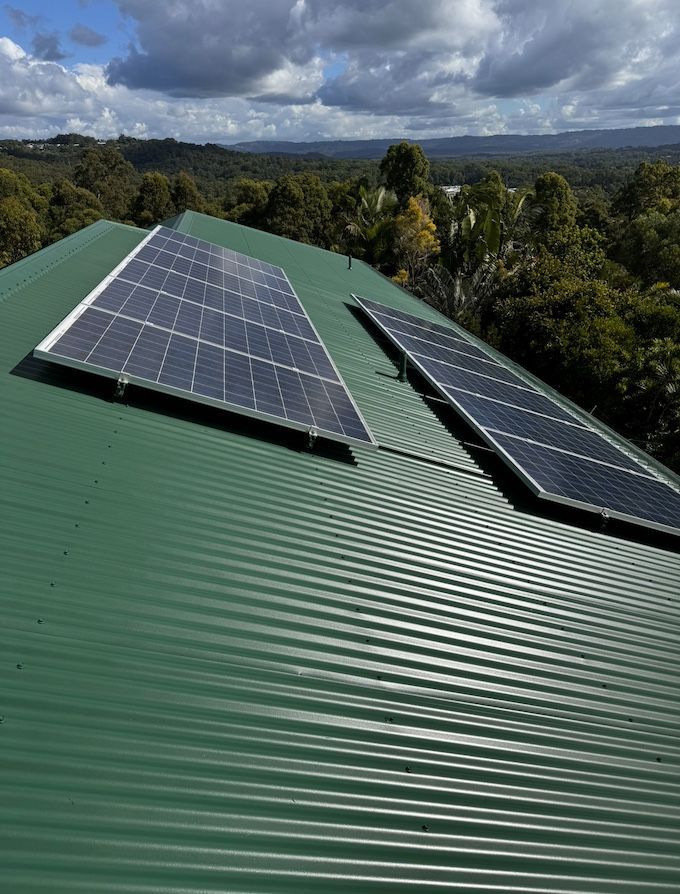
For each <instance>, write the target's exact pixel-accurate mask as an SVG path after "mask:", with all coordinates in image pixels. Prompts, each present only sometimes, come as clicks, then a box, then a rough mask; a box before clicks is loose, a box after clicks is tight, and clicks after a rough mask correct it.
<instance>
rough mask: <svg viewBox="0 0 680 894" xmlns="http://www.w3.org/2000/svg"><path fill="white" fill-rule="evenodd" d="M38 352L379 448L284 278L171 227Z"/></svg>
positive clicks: (131, 257) (161, 231)
mask: <svg viewBox="0 0 680 894" xmlns="http://www.w3.org/2000/svg"><path fill="white" fill-rule="evenodd" d="M34 354H35V355H36V356H37V357H41V358H43V359H47V360H53V361H56V362H58V363H64V364H66V365H67V366H74V367H76V368H79V369H86V370H91V371H95V372H98V373H101V374H103V375H108V376H114V377H116V378H118V377H122V378H123V379H124V380H125V381H129V382H133V383H137V384H140V385H144V386H146V387H148V388H153V389H156V390H159V391H166V392H169V393H171V394H176V395H179V396H181V397H189V398H191V399H192V400H195V401H199V402H201V403H207V404H211V405H214V406H218V407H222V408H224V409H228V410H234V411H236V412H239V413H245V414H246V415H249V416H255V417H257V418H262V419H266V420H270V421H275V422H277V423H279V424H282V425H286V426H289V427H292V428H298V429H302V430H311V429H313V430H315V431H316V432H317V433H318V434H320V435H324V436H326V437H329V438H332V439H334V440H337V441H342V442H345V443H349V444H364V445H367V444H368V445H374V444H375V442H374V441H373V438H372V436H371V434H370V432H369V431H368V428H367V426H366V424H365V422H364V421H363V419H362V417H361V414H360V413H359V410H358V409H357V407H356V405H355V404H354V401H353V400H352V398H351V396H350V394H349V392H348V391H347V389H346V387H345V385H344V383H343V382H342V379H341V378H340V375H339V373H338V371H337V370H336V368H335V366H334V364H333V361H332V360H331V358H330V356H329V355H328V352H327V351H326V349H325V347H324V345H323V344H322V342H321V340H320V339H319V336H318V334H317V332H316V330H315V329H314V327H313V326H312V324H311V322H310V320H309V317H308V316H307V314H306V313H305V310H304V308H303V307H302V304H301V303H300V301H299V299H298V297H297V295H296V294H295V292H294V290H293V288H292V286H291V285H290V283H289V281H288V278H287V277H286V274H285V273H284V272H283V270H282V269H281V268H280V267H274V266H272V265H271V264H267V263H265V262H264V261H259V260H256V259H255V258H250V257H247V256H246V255H242V254H239V253H238V252H234V251H230V250H229V249H225V248H220V247H219V246H216V245H212V244H211V243H209V242H204V241H202V240H200V239H196V238H194V237H193V236H187V235H185V234H183V233H177V232H176V231H175V230H170V229H167V228H165V227H157V228H156V229H155V230H154V231H153V232H152V233H151V234H150V235H149V236H148V237H147V238H146V239H144V240H143V242H141V243H140V245H139V246H138V247H137V248H136V249H135V250H134V251H133V252H132V253H131V254H130V255H128V257H127V258H125V259H124V260H123V261H122V262H121V263H120V264H119V265H118V267H116V269H115V270H114V271H113V272H112V273H111V274H110V275H109V276H107V277H106V279H104V281H103V282H101V283H100V284H99V285H98V286H97V288H96V289H94V290H93V291H92V292H91V293H90V294H89V295H88V296H87V297H86V298H85V299H84V300H83V301H81V303H80V304H79V305H78V306H77V307H76V308H75V309H74V310H73V311H72V312H71V313H70V314H69V316H68V317H66V319H65V320H64V321H63V322H62V323H61V324H60V325H59V326H57V328H56V329H55V330H54V331H53V332H51V333H50V334H49V335H48V336H47V338H45V339H44V340H43V341H42V342H41V343H40V344H39V345H38V347H37V348H36V349H35V351H34Z"/></svg>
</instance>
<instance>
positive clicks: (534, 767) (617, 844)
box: [0, 214, 680, 894]
mask: <svg viewBox="0 0 680 894" xmlns="http://www.w3.org/2000/svg"><path fill="white" fill-rule="evenodd" d="M175 225H176V226H177V227H179V228H181V229H184V230H186V231H189V232H192V233H193V234H194V235H196V236H200V237H202V238H206V239H210V240H211V241H214V242H217V243H219V244H222V245H228V246H230V247H233V248H235V249H238V250H241V251H247V252H248V253H250V254H253V255H256V256H258V257H262V258H264V259H266V260H268V261H271V262H273V263H277V264H281V265H283V266H284V267H285V268H286V271H287V272H288V274H289V276H290V279H291V281H292V282H293V284H294V286H295V287H296V289H297V291H298V293H299V294H300V297H301V299H302V301H303V302H304V304H305V306H306V307H307V309H308V311H309V313H310V315H311V317H312V319H313V321H314V323H315V325H316V326H317V328H318V329H319V332H320V333H321V335H322V337H323V338H324V340H325V341H326V344H327V346H328V347H329V350H330V351H331V353H332V355H333V358H334V360H335V361H336V363H337V365H338V367H339V368H340V370H341V372H342V374H343V376H344V378H345V380H346V382H347V384H348V386H349V388H350V390H351V391H352V394H353V396H354V397H355V399H356V400H357V402H358V404H359V406H360V407H361V410H362V412H363V413H364V415H365V416H366V419H367V421H368V423H369V425H370V426H371V428H372V430H373V432H374V434H375V435H376V437H377V438H378V440H379V441H380V442H381V444H383V445H386V446H388V447H392V448H394V449H395V450H397V449H398V450H401V451H403V452H401V453H397V452H394V451H392V450H387V449H381V450H378V451H369V450H362V449H360V448H359V449H356V450H352V451H349V450H346V449H345V448H341V449H340V448H335V447H332V446H331V447H328V449H322V450H320V451H315V452H308V451H306V450H305V449H304V448H303V446H302V444H301V441H300V439H299V437H298V436H297V435H296V434H291V433H286V432H283V433H281V432H279V431H278V430H277V429H276V428H275V427H269V426H264V425H260V424H257V423H251V422H250V421H248V420H245V421H244V420H239V419H238V418H235V419H232V418H230V417H224V416H223V415H222V414H220V413H219V412H217V411H212V410H208V409H206V408H195V407H193V406H192V405H190V404H184V403H182V402H180V401H175V400H171V399H166V398H165V397H164V396H162V395H150V396H149V395H144V394H143V393H142V392H140V391H138V392H136V393H134V394H131V395H130V404H129V405H128V406H125V405H121V404H117V403H113V402H112V401H111V400H110V397H111V390H112V387H111V383H110V382H101V381H100V380H97V379H94V378H90V377H88V376H83V375H82V374H79V373H76V372H73V371H69V370H65V369H59V368H57V367H55V368H54V369H52V368H51V367H50V366H49V365H43V364H38V363H36V362H35V361H32V360H31V359H30V352H31V351H32V349H33V347H34V346H35V345H36V344H37V343H38V342H39V341H40V339H41V338H42V337H43V336H44V335H45V334H46V333H47V332H49V331H50V330H51V329H52V328H53V326H54V325H55V324H56V323H57V322H58V321H59V320H60V319H62V318H63V317H64V316H65V314H66V313H67V312H68V311H69V310H70V309H71V308H72V307H73V306H74V305H75V304H76V303H77V301H78V300H79V299H80V298H82V297H83V296H84V295H85V294H86V293H87V292H88V291H89V290H90V289H91V288H92V286H93V285H94V284H96V283H97V282H98V281H99V280H100V279H101V278H102V276H103V275H105V274H106V273H107V272H108V271H109V270H110V269H111V268H112V267H113V266H114V265H115V264H116V263H117V262H118V261H119V260H120V259H121V258H122V257H124V255H125V254H127V252H128V251H129V250H130V249H131V248H132V247H133V246H134V245H135V244H137V242H138V241H139V240H140V239H141V238H143V235H144V234H143V233H142V231H136V230H133V229H131V228H127V227H123V226H120V225H114V224H108V223H99V224H95V225H94V226H92V227H90V228H88V229H87V230H84V231H83V232H81V233H79V234H77V235H75V236H72V237H69V238H68V239H65V240H63V241H62V242H60V243H58V244H57V245H55V246H52V247H51V248H50V249H48V250H46V251H44V252H40V253H38V254H37V255H35V256H33V257H32V258H30V259H27V260H26V261H24V262H22V263H21V264H20V265H15V266H14V267H13V268H9V269H7V270H5V271H2V272H1V273H0V302H1V303H0V357H1V362H2V366H1V371H0V390H1V394H2V408H3V416H2V418H3V438H2V442H1V444H0V466H1V467H2V472H3V485H2V489H1V490H0V504H1V506H2V510H1V513H0V524H1V525H2V537H3V544H4V547H5V549H4V559H3V563H2V567H3V584H2V587H3V592H2V606H3V615H2V617H3V624H2V628H1V632H0V636H1V637H2V640H3V642H2V649H1V650H0V654H1V655H2V656H3V659H2V663H1V665H0V667H1V668H2V671H1V681H0V715H2V717H3V722H2V724H0V748H1V753H2V762H1V763H0V780H1V786H2V790H1V795H0V821H1V822H2V824H3V827H4V834H3V839H2V840H3V844H2V846H1V847H2V871H3V885H4V886H5V887H6V889H7V890H8V891H12V894H27V892H43V891H50V892H69V894H71V892H76V891H87V892H113V891H126V892H140V894H141V892H144V894H146V892H178V894H179V892H182V894H198V892H201V894H204V892H218V891H219V892H248V894H251V892H283V891H290V892H316V891H319V890H323V891H324V892H328V894H334V892H349V891H352V892H354V891H361V892H371V894H373V892H384V894H387V892H390V894H393V892H397V891H405V892H406V891H412V892H426V891H435V890H437V891H440V890H456V891H466V892H467V891H470V892H473V891H474V892H481V891H485V892H491V891H494V892H510V891H531V892H593V894H604V892H653V891H669V892H671V891H677V890H678V889H679V888H680V856H679V854H678V846H677V845H678V837H679V836H678V830H679V827H680V809H679V807H680V781H679V776H678V751H679V748H678V727H679V726H680V724H679V722H678V721H679V712H678V702H679V696H678V637H677V634H678V619H679V614H680V612H679V607H678V598H679V591H680V557H679V556H678V554H677V553H675V552H672V551H670V550H669V549H668V548H666V547H667V542H666V541H661V540H659V541H658V542H656V543H655V542H654V538H652V537H649V536H646V537H645V538H644V541H643V539H642V538H641V539H640V541H637V540H635V539H621V538H618V537H615V536H613V535H612V534H608V533H601V532H597V531H593V530H588V528H586V527H584V526H577V525H576V523H571V522H570V521H569V520H566V519H562V520H560V519H558V518H556V517H550V516H549V515H541V514H540V513H539V512H537V511H536V510H535V509H534V508H533V504H532V503H531V501H530V500H528V499H524V498H523V496H522V493H521V489H520V488H516V487H513V486H512V482H511V480H510V476H507V475H505V474H504V473H503V471H502V469H501V468H500V466H499V465H497V464H494V462H493V461H491V462H485V463H484V466H483V467H482V466H480V465H479V459H478V455H477V454H476V453H475V451H474V450H473V449H472V448H469V447H466V446H465V444H464V443H463V441H464V433H463V432H459V431H458V430H457V429H456V426H455V425H453V427H451V426H450V425H449V423H448V421H447V418H446V417H445V416H442V418H440V417H439V416H438V415H436V414H435V412H433V410H432V409H431V405H428V404H426V403H425V402H424V401H423V400H422V399H421V398H420V397H419V396H418V395H417V394H416V392H415V391H414V390H413V388H412V387H411V386H410V385H401V384H398V383H397V382H395V380H394V372H395V370H394V365H393V363H392V361H391V360H390V359H389V357H388V356H387V355H386V353H385V352H384V350H383V347H382V346H381V345H380V344H379V343H378V341H376V339H375V338H374V337H373V335H372V333H371V331H370V329H369V328H368V327H366V326H365V325H364V324H363V323H362V321H361V319H360V317H359V316H358V315H355V314H354V313H352V311H351V310H350V308H349V306H348V305H349V304H350V303H351V302H350V299H349V293H350V291H356V292H359V293H362V292H363V293H364V294H367V295H369V296H370V297H373V298H376V299H378V300H383V301H385V302H387V303H393V304H397V305H398V306H402V307H406V308H408V307H409V306H410V305H411V304H412V303H413V299H411V298H410V297H409V296H408V295H406V294H404V293H402V292H401V291H400V290H399V289H397V288H396V287H394V286H392V285H391V284H390V283H388V282H387V281H385V280H383V279H382V278H381V277H379V276H378V275H377V274H376V273H374V272H373V271H371V270H370V269H369V268H367V267H365V266H364V265H361V264H358V263H354V264H353V267H352V270H351V271H348V270H347V269H346V268H347V262H346V259H345V258H342V257H340V256H337V255H332V254H330V253H327V252H322V251H320V250H318V249H314V248H311V247H309V246H302V245H298V244H296V243H292V242H289V241H287V240H282V239H278V238H277V237H273V236H270V235H267V234H264V233H260V232H256V231H252V230H247V229H245V228H243V227H239V226H236V225H234V224H228V223H225V222H222V221H215V220H212V219H210V218H207V217H203V216H201V215H195V214H187V215H185V216H183V217H182V218H180V219H179V220H178V221H176V222H175ZM419 310H420V311H421V312H422V313H424V314H425V313H430V311H428V309H427V308H424V307H423V308H419ZM431 313H434V312H431ZM423 457H425V458H426V459H423ZM427 457H430V458H432V459H434V460H436V462H429V461H427Z"/></svg>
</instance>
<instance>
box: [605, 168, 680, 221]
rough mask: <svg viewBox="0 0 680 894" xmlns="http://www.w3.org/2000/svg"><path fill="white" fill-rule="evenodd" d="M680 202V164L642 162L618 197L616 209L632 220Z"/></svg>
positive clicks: (664, 209)
mask: <svg viewBox="0 0 680 894" xmlns="http://www.w3.org/2000/svg"><path fill="white" fill-rule="evenodd" d="M678 206H680V166H678V165H670V164H668V163H667V162H665V161H657V162H655V163H654V164H650V163H649V162H646V161H645V162H642V164H641V165H640V166H639V167H638V169H637V171H636V172H635V176H634V177H632V178H631V179H630V180H629V181H628V182H627V183H626V184H625V186H624V187H623V188H622V189H621V190H619V192H618V194H617V196H616V198H615V200H614V210H615V212H616V213H618V214H621V215H623V216H624V217H626V218H627V219H628V220H633V219H634V218H635V217H638V216H639V215H640V214H645V213H646V212H649V211H659V212H661V213H662V214H665V213H667V212H669V211H673V210H675V209H677V208H678Z"/></svg>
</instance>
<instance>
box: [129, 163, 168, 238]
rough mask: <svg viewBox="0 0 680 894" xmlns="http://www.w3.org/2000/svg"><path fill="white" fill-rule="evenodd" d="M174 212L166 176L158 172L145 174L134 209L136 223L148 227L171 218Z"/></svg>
mask: <svg viewBox="0 0 680 894" xmlns="http://www.w3.org/2000/svg"><path fill="white" fill-rule="evenodd" d="M173 211H174V206H173V204H172V195H171V194H170V182H169V181H168V178H167V177H166V176H165V174H159V173H158V171H151V172H150V173H148V174H144V176H143V177H142V182H141V184H140V186H139V192H138V193H137V197H136V199H135V201H134V205H133V208H132V215H133V218H134V220H135V222H136V223H138V224H139V225H140V226H142V227H148V226H151V225H152V224H157V223H158V222H159V221H161V220H164V219H165V218H167V217H170V216H171V215H172V213H173Z"/></svg>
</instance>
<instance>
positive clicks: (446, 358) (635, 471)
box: [354, 295, 680, 534]
mask: <svg viewBox="0 0 680 894" xmlns="http://www.w3.org/2000/svg"><path fill="white" fill-rule="evenodd" d="M354 298H355V300H356V302H357V304H358V305H359V306H360V307H361V308H362V309H363V310H364V312H365V313H366V314H367V315H368V316H369V317H370V318H371V319H372V320H373V322H374V323H376V324H377V326H378V327H379V328H380V329H381V330H382V332H384V333H385V335H387V337H388V338H389V339H390V340H391V341H392V342H393V343H394V344H395V345H396V346H397V347H398V348H399V349H400V350H402V351H403V352H404V353H405V354H406V355H407V356H408V357H409V359H410V360H411V362H412V363H413V365H414V366H415V367H416V368H417V369H418V370H419V371H420V372H421V373H422V374H423V376H424V377H425V378H426V379H427V380H428V381H429V382H430V383H431V384H432V385H433V386H434V387H435V388H436V389H437V390H438V391H439V392H440V393H441V394H442V395H443V396H444V397H445V398H446V399H447V400H448V401H449V402H450V403H451V405H452V406H453V407H454V408H455V409H456V410H457V411H458V412H459V414H460V415H461V416H462V417H463V418H464V419H465V420H466V421H467V422H469V423H470V424H471V425H472V427H473V428H474V429H475V430H476V431H477V432H478V433H479V434H480V435H481V436H482V438H484V440H485V441H486V442H487V443H488V444H489V445H490V446H492V447H493V448H494V450H495V451H496V452H497V453H498V454H499V455H500V456H501V457H502V458H503V459H504V461H505V462H506V463H507V464H508V465H509V466H510V467H511V468H512V469H513V470H514V471H515V472H517V473H518V474H519V476H520V477H521V478H522V479H523V480H524V481H525V483H526V484H528V485H529V487H530V488H531V489H532V490H533V491H534V493H536V494H537V495H538V496H539V497H541V498H543V499H548V500H553V501H555V502H558V503H564V504H567V505H570V506H575V507H577V508H582V509H587V510H590V511H596V512H602V511H603V510H604V511H605V512H606V513H607V514H608V515H611V516H612V517H616V518H621V519H623V520H625V521H629V522H634V523H636V524H640V525H644V526H646V527H651V528H655V529H658V530H662V531H667V532H671V533H673V534H680V489H677V488H675V487H674V486H673V485H672V484H671V483H670V481H666V480H664V479H663V478H662V477H660V476H659V475H658V474H657V473H656V472H655V471H653V470H651V469H650V468H647V467H646V466H645V465H643V463H642V462H640V461H639V460H638V459H637V457H635V456H633V455H632V454H628V453H626V452H625V451H624V450H623V449H621V448H620V447H619V446H618V444H615V443H613V441H610V440H608V439H607V438H606V437H604V436H603V435H602V434H601V433H600V432H598V431H596V430H595V429H594V428H592V427H591V426H589V425H588V424H587V423H586V422H584V420H583V418H582V417H580V416H578V415H577V414H576V413H575V412H574V413H572V412H570V411H568V410H567V409H565V408H564V407H562V406H560V405H559V404H558V403H557V402H556V401H554V400H553V399H552V398H550V397H549V396H548V395H546V394H544V393H542V392H541V391H539V390H538V389H537V388H535V387H534V385H533V384H532V383H531V382H530V381H529V380H528V378H523V377H522V376H521V375H518V374H517V373H515V372H514V371H513V370H511V369H509V368H508V367H507V366H505V365H503V363H502V362H499V361H498V360H497V359H496V358H495V357H492V356H491V355H490V354H488V353H486V352H485V351H484V350H483V349H482V348H480V347H478V346H477V345H475V344H473V343H472V342H471V341H470V340H468V339H467V338H465V337H464V336H463V335H462V333H460V332H459V331H457V330H454V329H452V328H450V327H447V326H444V325H441V324H439V323H433V322H431V321H429V320H423V319H421V318H420V317H417V316H414V315H413V314H408V313H404V312H403V311H397V310H393V309H392V308H390V307H386V306H385V305H383V304H379V303H378V302H376V301H370V300H368V299H367V298H360V297H359V296H357V295H355V296H354Z"/></svg>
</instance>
